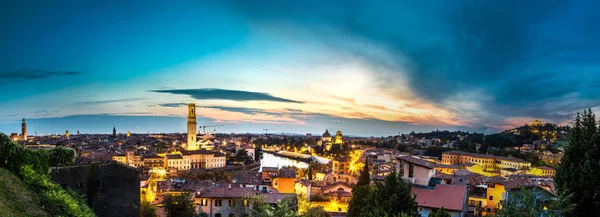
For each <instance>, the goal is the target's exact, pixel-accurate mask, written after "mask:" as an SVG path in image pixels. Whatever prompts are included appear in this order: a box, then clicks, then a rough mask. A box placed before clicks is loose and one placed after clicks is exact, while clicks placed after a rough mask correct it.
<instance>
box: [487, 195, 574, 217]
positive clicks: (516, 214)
mask: <svg viewBox="0 0 600 217" xmlns="http://www.w3.org/2000/svg"><path fill="white" fill-rule="evenodd" d="M571 196H572V194H565V195H564V196H561V197H559V198H558V199H556V200H554V199H551V198H549V197H547V196H544V195H542V194H539V189H536V188H534V189H525V188H521V192H520V193H511V194H510V196H509V198H508V199H505V200H503V201H502V202H501V204H502V209H501V210H500V211H499V212H498V216H499V217H542V216H550V217H562V216H565V213H567V212H569V211H571V210H572V209H573V208H574V204H567V203H565V202H567V201H568V200H569V199H570V197H571ZM544 202H549V204H544ZM544 205H546V207H544Z"/></svg>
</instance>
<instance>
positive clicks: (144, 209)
mask: <svg viewBox="0 0 600 217" xmlns="http://www.w3.org/2000/svg"><path fill="white" fill-rule="evenodd" d="M140 216H141V217H158V215H156V207H154V206H152V204H150V201H147V200H142V203H140Z"/></svg>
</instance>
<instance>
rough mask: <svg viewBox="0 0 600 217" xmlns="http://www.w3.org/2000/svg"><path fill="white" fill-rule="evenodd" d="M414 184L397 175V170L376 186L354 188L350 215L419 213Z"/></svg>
mask: <svg viewBox="0 0 600 217" xmlns="http://www.w3.org/2000/svg"><path fill="white" fill-rule="evenodd" d="M411 189H412V184H411V183H409V182H407V181H405V180H404V179H403V178H402V177H400V176H397V175H396V173H395V172H392V173H390V174H389V175H387V176H386V177H385V179H384V181H383V183H381V182H375V186H374V187H372V186H370V185H363V186H358V187H355V188H354V189H353V190H352V199H351V200H350V203H349V206H348V216H349V217H358V216H361V217H362V216H365V213H370V214H369V215H367V216H399V215H400V214H406V215H408V216H416V215H417V206H416V205H415V197H414V196H413V194H412V190H411Z"/></svg>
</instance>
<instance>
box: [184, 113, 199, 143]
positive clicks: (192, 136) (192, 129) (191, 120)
mask: <svg viewBox="0 0 600 217" xmlns="http://www.w3.org/2000/svg"><path fill="white" fill-rule="evenodd" d="M196 125H197V124H196V104H194V103H190V104H188V117H187V150H189V151H193V150H198V145H197V144H196V135H197V132H196Z"/></svg>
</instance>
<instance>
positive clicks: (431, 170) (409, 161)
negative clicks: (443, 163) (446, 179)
mask: <svg viewBox="0 0 600 217" xmlns="http://www.w3.org/2000/svg"><path fill="white" fill-rule="evenodd" d="M396 160H397V161H396V173H397V174H398V175H400V176H401V177H404V179H406V180H408V181H409V182H411V183H413V184H415V185H420V186H428V185H429V181H430V180H431V178H432V177H433V176H435V167H436V164H435V163H432V162H429V161H426V160H422V159H419V158H416V157H412V156H397V157H396Z"/></svg>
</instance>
